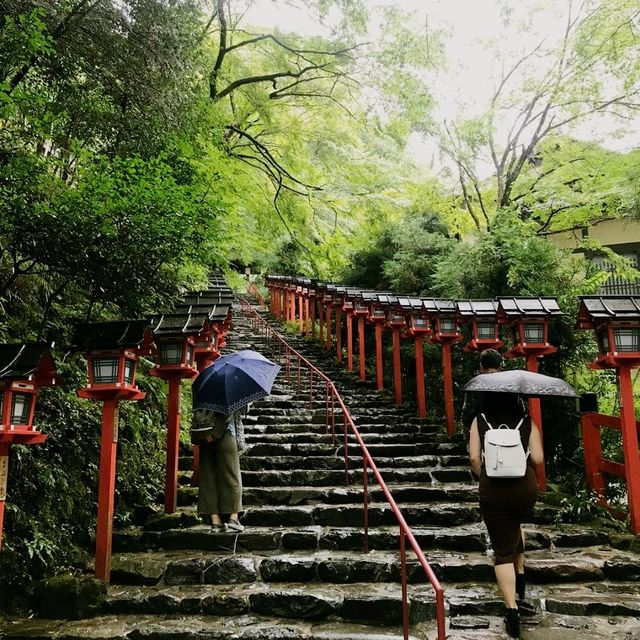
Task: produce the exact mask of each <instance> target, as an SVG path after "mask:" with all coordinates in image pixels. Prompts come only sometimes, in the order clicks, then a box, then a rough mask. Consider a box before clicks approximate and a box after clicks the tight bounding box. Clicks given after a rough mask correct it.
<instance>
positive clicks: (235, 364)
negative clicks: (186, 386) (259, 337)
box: [192, 349, 280, 414]
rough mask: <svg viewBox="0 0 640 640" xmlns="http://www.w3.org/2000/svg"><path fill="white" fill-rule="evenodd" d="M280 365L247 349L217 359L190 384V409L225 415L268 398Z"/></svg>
mask: <svg viewBox="0 0 640 640" xmlns="http://www.w3.org/2000/svg"><path fill="white" fill-rule="evenodd" d="M278 371H280V365H278V364H276V363H275V362H271V360H267V358H265V357H264V356H263V355H262V354H260V353H258V352H257V351H252V350H250V349H247V350H245V351H238V352H237V353H230V354H228V355H226V356H221V357H220V358H218V359H217V360H216V361H215V362H214V363H213V364H212V365H211V366H209V367H207V368H206V369H205V370H204V371H202V372H201V373H200V375H198V377H197V378H196V379H195V380H194V382H193V387H192V393H193V408H194V409H210V410H211V411H217V412H219V413H224V414H229V413H233V412H234V411H237V410H238V409H242V408H243V407H246V406H247V405H248V404H249V403H250V402H254V401H255V400H259V399H260V398H264V397H265V396H268V395H269V393H270V392H271V387H272V386H273V382H274V380H275V379H276V376H277V375H278Z"/></svg>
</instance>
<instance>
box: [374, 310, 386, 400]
mask: <svg viewBox="0 0 640 640" xmlns="http://www.w3.org/2000/svg"><path fill="white" fill-rule="evenodd" d="M375 332H376V384H377V389H378V391H382V390H383V389H384V376H383V370H382V325H381V324H380V323H379V322H376V324H375Z"/></svg>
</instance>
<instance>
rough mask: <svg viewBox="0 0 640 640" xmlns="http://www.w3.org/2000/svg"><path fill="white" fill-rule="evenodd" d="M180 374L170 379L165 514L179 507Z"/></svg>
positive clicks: (173, 511)
mask: <svg viewBox="0 0 640 640" xmlns="http://www.w3.org/2000/svg"><path fill="white" fill-rule="evenodd" d="M180 380H181V376H180V374H178V375H176V376H171V377H169V379H168V381H169V403H168V404H169V407H168V412H167V464H166V475H165V480H164V512H165V513H175V511H176V509H177V507H178V452H179V448H180Z"/></svg>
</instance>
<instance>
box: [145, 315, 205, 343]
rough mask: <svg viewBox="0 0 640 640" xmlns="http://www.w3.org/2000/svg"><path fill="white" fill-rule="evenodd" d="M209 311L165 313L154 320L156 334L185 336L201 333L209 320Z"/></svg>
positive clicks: (160, 335) (161, 335)
mask: <svg viewBox="0 0 640 640" xmlns="http://www.w3.org/2000/svg"><path fill="white" fill-rule="evenodd" d="M208 319H209V316H208V314H207V313H186V314H185V313H165V314H163V315H161V316H159V317H157V318H155V319H154V321H153V325H154V326H153V328H152V332H153V334H154V335H155V336H158V337H166V336H185V335H194V334H198V333H201V332H202V331H203V329H204V326H205V323H206V322H207V321H208Z"/></svg>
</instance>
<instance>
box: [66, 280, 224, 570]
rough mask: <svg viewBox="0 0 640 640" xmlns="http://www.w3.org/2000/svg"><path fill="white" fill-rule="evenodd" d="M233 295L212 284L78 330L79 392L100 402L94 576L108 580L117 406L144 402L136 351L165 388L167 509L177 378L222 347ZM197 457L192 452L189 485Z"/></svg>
mask: <svg viewBox="0 0 640 640" xmlns="http://www.w3.org/2000/svg"><path fill="white" fill-rule="evenodd" d="M232 299H233V294H232V292H231V290H230V289H229V288H228V287H227V286H226V284H224V282H219V281H212V282H211V283H210V287H209V289H207V290H205V291H201V292H195V293H191V294H188V295H186V296H185V297H184V299H183V300H182V301H181V303H180V304H179V305H177V306H176V307H175V308H174V309H173V310H172V311H171V312H170V313H165V314H160V315H158V316H156V317H154V318H152V319H151V322H149V321H147V320H140V321H121V322H99V323H86V324H81V325H78V326H77V327H76V333H75V336H74V348H75V349H77V350H81V351H84V352H85V354H86V357H87V362H88V378H89V380H88V384H87V386H86V387H85V388H83V389H81V390H79V391H78V395H80V396H81V397H83V398H88V399H91V400H98V401H101V402H102V403H103V409H102V439H101V446H100V466H99V484H98V524H97V533H96V555H95V575H96V577H98V578H101V579H103V580H107V581H108V580H109V576H110V571H111V540H112V530H113V509H114V491H115V468H116V459H117V442H118V405H119V403H120V401H122V400H142V399H143V398H144V397H145V393H144V392H142V391H140V389H139V388H138V387H137V385H136V368H137V363H138V360H139V358H140V357H141V356H148V355H152V354H155V359H156V366H155V367H154V368H152V369H151V370H150V372H149V373H150V375H152V376H156V377H158V378H161V379H162V380H166V381H167V383H168V385H169V393H168V408H167V450H166V473H165V486H164V510H165V513H174V512H175V511H176V509H177V487H178V457H179V444H180V412H181V406H180V405H181V403H180V398H181V393H180V391H181V381H182V380H183V379H193V378H195V377H196V376H197V375H198V373H199V372H200V371H202V369H204V368H205V367H207V366H209V365H210V364H211V363H212V362H214V361H215V359H216V358H217V357H218V356H219V355H220V350H221V349H222V348H224V347H225V346H226V340H225V336H226V333H227V332H228V330H229V329H230V328H231V303H232ZM198 475H199V460H198V456H197V450H196V451H195V452H194V469H193V477H194V478H195V480H194V481H193V482H194V484H196V486H197V478H198Z"/></svg>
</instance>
